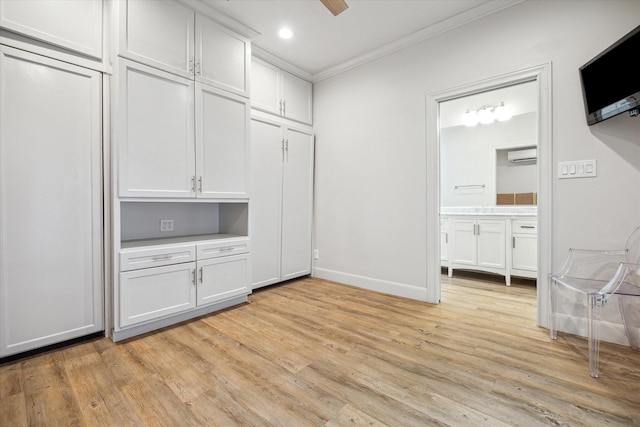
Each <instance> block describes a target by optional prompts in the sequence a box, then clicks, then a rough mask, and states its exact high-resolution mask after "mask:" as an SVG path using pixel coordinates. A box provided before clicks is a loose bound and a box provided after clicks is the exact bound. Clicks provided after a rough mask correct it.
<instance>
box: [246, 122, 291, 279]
mask: <svg viewBox="0 0 640 427" xmlns="http://www.w3.org/2000/svg"><path fill="white" fill-rule="evenodd" d="M251 141H252V144H251V157H252V165H251V173H252V176H253V179H252V183H251V189H252V191H251V203H250V221H251V222H250V224H249V228H250V234H251V258H252V261H251V271H252V273H251V283H252V286H253V288H254V289H255V288H258V287H260V286H266V285H270V284H272V283H276V282H279V281H280V249H281V248H280V234H281V228H280V227H281V222H280V218H281V215H282V210H281V204H282V166H283V157H284V148H283V138H282V127H281V126H280V125H278V124H274V123H271V122H268V121H262V120H258V119H255V118H254V119H252V120H251Z"/></svg>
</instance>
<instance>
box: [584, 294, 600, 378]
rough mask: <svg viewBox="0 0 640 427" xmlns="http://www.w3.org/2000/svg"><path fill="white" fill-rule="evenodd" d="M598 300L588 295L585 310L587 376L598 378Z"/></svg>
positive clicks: (594, 295)
mask: <svg viewBox="0 0 640 427" xmlns="http://www.w3.org/2000/svg"><path fill="white" fill-rule="evenodd" d="M597 310H598V300H597V295H596V294H589V308H588V309H587V313H588V314H587V321H588V329H589V332H588V340H589V375H591V376H592V377H593V378H598V362H599V358H600V340H599V337H598V327H597V325H596V319H597V317H598V316H597Z"/></svg>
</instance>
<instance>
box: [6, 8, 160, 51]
mask: <svg viewBox="0 0 640 427" xmlns="http://www.w3.org/2000/svg"><path fill="white" fill-rule="evenodd" d="M148 3H150V2H148ZM0 27H1V28H4V29H6V30H9V31H13V32H16V33H19V34H22V35H25V36H27V37H31V38H35V39H38V40H41V41H44V42H46V43H50V44H53V45H56V46H59V47H62V48H64V49H68V50H71V51H73V52H77V53H80V54H83V55H86V56H89V57H91V58H97V59H102V0H83V1H77V0H55V1H54V0H20V1H13V0H12V1H0Z"/></svg>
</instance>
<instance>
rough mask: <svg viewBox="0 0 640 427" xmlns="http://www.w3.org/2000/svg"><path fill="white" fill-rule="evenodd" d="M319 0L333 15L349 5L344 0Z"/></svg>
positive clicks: (336, 14)
mask: <svg viewBox="0 0 640 427" xmlns="http://www.w3.org/2000/svg"><path fill="white" fill-rule="evenodd" d="M320 1H321V2H322V4H324V5H325V6H326V7H327V9H329V11H331V13H333V16H338V15H339V14H341V13H342V12H344V11H345V10H347V8H348V7H349V6H348V5H347V2H345V1H344V0H320Z"/></svg>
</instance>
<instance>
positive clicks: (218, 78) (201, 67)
mask: <svg viewBox="0 0 640 427" xmlns="http://www.w3.org/2000/svg"><path fill="white" fill-rule="evenodd" d="M250 60H251V43H250V42H249V40H248V39H247V38H245V37H242V36H241V35H239V34H237V33H235V32H233V31H231V30H229V29H227V28H225V27H223V26H222V25H220V24H218V23H216V22H214V21H212V20H211V19H208V18H206V17H204V16H201V15H196V65H195V71H196V79H197V80H198V81H201V82H203V83H206V84H209V85H212V86H215V87H217V88H220V89H224V90H228V91H230V92H233V93H236V94H238V95H242V96H244V97H249V70H250Z"/></svg>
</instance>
